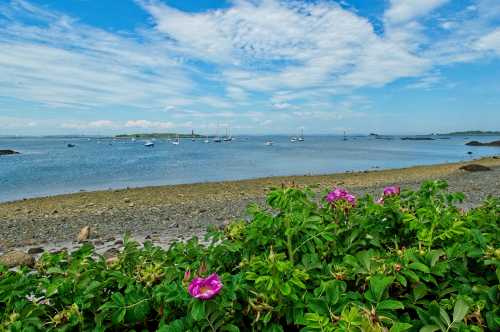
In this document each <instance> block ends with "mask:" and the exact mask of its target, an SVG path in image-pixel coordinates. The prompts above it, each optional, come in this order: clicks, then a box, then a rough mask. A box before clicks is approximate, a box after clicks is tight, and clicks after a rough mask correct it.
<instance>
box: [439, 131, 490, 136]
mask: <svg viewBox="0 0 500 332" xmlns="http://www.w3.org/2000/svg"><path fill="white" fill-rule="evenodd" d="M438 135H442V136H474V135H476V136H486V135H500V131H481V130H468V131H454V132H451V133H448V134H438Z"/></svg>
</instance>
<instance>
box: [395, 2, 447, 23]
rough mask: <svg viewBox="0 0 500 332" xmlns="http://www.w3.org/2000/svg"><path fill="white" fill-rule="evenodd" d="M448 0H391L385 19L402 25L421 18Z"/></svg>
mask: <svg viewBox="0 0 500 332" xmlns="http://www.w3.org/2000/svg"><path fill="white" fill-rule="evenodd" d="M448 1H449V0H391V2H390V7H389V9H388V10H387V11H386V12H385V17H386V19H387V20H388V21H390V22H391V23H403V22H408V21H412V20H414V19H416V18H418V17H421V16H423V15H425V14H427V13H429V12H430V11H432V10H434V9H436V8H438V7H440V6H442V5H444V4H445V3H447V2H448Z"/></svg>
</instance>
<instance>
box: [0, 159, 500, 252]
mask: <svg viewBox="0 0 500 332" xmlns="http://www.w3.org/2000/svg"><path fill="white" fill-rule="evenodd" d="M467 164H480V165H483V166H487V167H489V168H490V169H491V170H489V171H481V172H467V171H464V170H461V169H460V167H461V166H464V165H467ZM428 179H444V180H447V181H448V183H449V190H450V191H460V192H463V193H465V195H466V202H465V204H464V208H470V207H472V206H475V205H477V204H479V203H480V202H481V201H483V200H484V199H485V198H486V197H487V196H490V195H491V196H500V158H499V157H491V158H482V159H479V160H474V161H468V162H461V163H448V164H439V165H430V166H416V167H410V168H401V169H389V170H375V171H364V172H346V173H337V174H328V175H317V176H287V177H270V178H260V179H252V180H243V181H230V182H213V183H198V184H187V185H172V186H158V187H145V188H133V189H123V190H107V191H98V192H81V193H76V194H69V195H60V196H51V197H45V198H34V199H26V200H20V201H14V202H7V203H2V204H0V224H1V225H2V227H0V254H1V253H5V252H6V251H9V250H11V249H14V248H16V249H20V250H23V251H25V252H31V253H33V254H40V253H41V252H43V251H57V250H61V249H68V250H71V249H74V248H77V247H78V246H79V245H80V244H79V243H78V242H77V235H78V233H79V231H80V230H81V229H82V228H84V227H86V226H88V227H90V230H91V232H90V236H89V239H88V241H89V242H91V243H93V244H94V245H95V246H96V248H97V250H98V251H99V250H100V251H101V252H106V251H109V250H115V249H117V250H119V248H120V246H121V245H122V243H123V236H124V234H126V233H128V234H130V236H131V237H132V238H134V239H136V240H137V241H139V242H144V241H152V242H153V243H156V244H157V245H160V246H163V247H167V246H168V245H169V244H170V243H172V241H178V240H181V241H182V240H187V239H189V238H191V237H192V236H198V237H200V238H203V235H204V233H205V231H206V229H207V226H209V225H215V226H218V225H219V226H220V225H223V224H224V223H227V222H229V221H230V220H234V219H237V218H244V217H245V209H246V207H247V206H248V204H250V203H258V204H262V203H264V199H265V195H266V192H267V191H268V190H269V189H270V188H273V187H277V186H281V185H283V184H285V185H286V184H291V183H294V184H295V185H298V186H314V187H315V188H317V190H318V191H319V190H320V189H322V188H332V187H338V186H341V187H345V188H348V189H349V190H350V191H352V192H354V193H355V194H357V195H363V194H365V193H368V194H371V195H373V196H374V197H376V196H378V195H380V192H381V190H382V188H383V187H384V186H386V185H392V184H396V185H399V186H401V187H402V188H416V187H418V185H419V184H420V183H421V182H422V181H424V180H428Z"/></svg>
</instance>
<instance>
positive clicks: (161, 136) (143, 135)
mask: <svg viewBox="0 0 500 332" xmlns="http://www.w3.org/2000/svg"><path fill="white" fill-rule="evenodd" d="M223 134H225V132H224V133H223ZM177 135H179V138H193V135H192V134H190V133H131V134H109V135H98V134H95V135H85V134H82V135H64V134H63V135H0V139H2V138H9V139H15V138H60V139H80V138H94V139H114V138H118V139H126V138H140V139H148V138H159V139H166V138H175V137H177ZM295 135H296V134H294V133H278V134H271V133H268V134H236V135H234V136H243V137H247V136H248V137H251V136H262V137H265V136H284V137H291V136H295ZM499 135H500V131H481V130H469V131H456V132H450V133H430V134H429V133H427V134H412V133H400V134H383V133H382V134H380V133H368V134H363V133H351V134H347V135H346V136H347V137H370V136H380V137H428V136H499ZM220 136H224V135H220ZM306 136H335V137H336V136H343V134H342V133H308V134H307V135H306ZM206 137H207V134H199V133H195V134H194V138H206ZM214 137H216V136H215V135H214V134H213V133H212V134H208V138H214Z"/></svg>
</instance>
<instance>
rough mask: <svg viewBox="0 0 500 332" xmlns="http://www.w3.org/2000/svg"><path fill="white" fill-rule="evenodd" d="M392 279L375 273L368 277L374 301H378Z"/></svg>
mask: <svg viewBox="0 0 500 332" xmlns="http://www.w3.org/2000/svg"><path fill="white" fill-rule="evenodd" d="M393 281H394V278H392V277H385V276H381V275H376V276H374V277H373V278H371V279H370V292H371V293H372V295H373V298H374V299H375V301H376V302H380V300H381V299H382V295H383V294H384V291H385V290H386V289H387V287H389V285H390V284H392V282H393Z"/></svg>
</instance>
